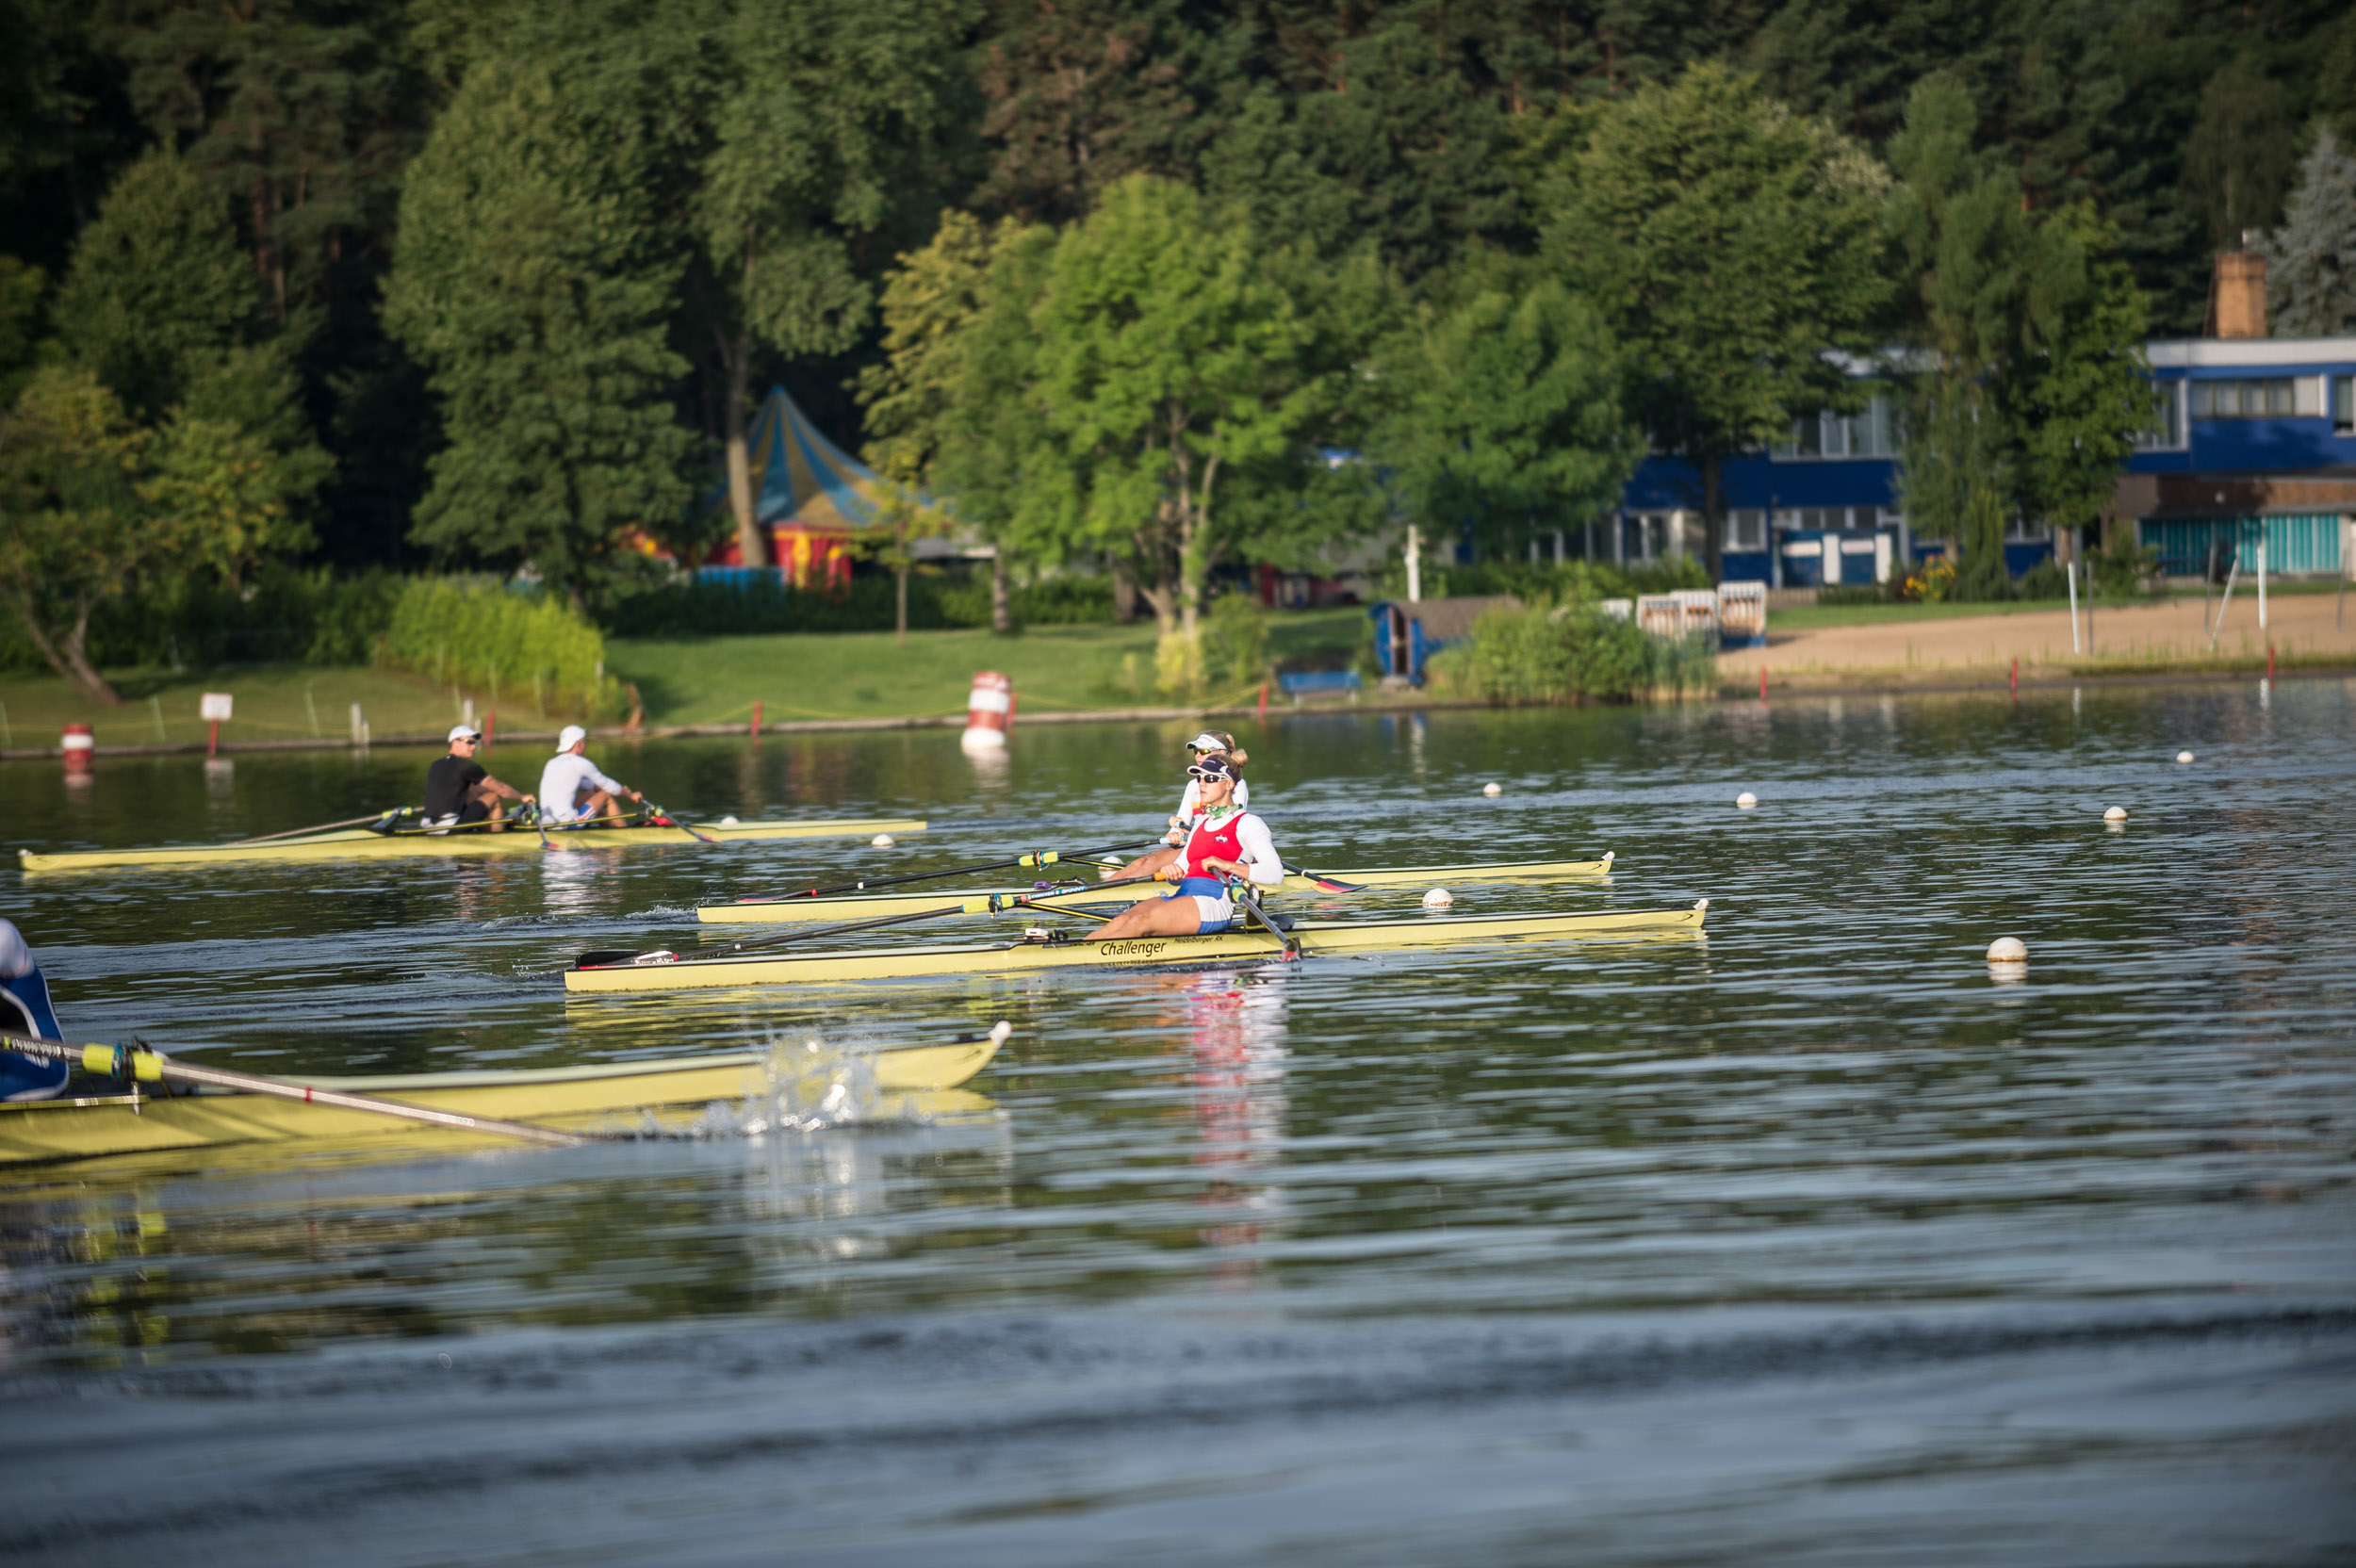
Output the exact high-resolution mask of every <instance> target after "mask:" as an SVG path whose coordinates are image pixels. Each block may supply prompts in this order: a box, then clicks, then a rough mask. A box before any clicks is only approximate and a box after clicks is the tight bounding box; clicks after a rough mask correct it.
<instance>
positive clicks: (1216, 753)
mask: <svg viewBox="0 0 2356 1568" xmlns="http://www.w3.org/2000/svg"><path fill="white" fill-rule="evenodd" d="M1186 751H1187V752H1188V754H1189V758H1188V760H1193V759H1196V758H1203V757H1219V758H1223V759H1224V760H1226V761H1227V763H1228V765H1229V767H1230V768H1232V769H1233V770H1234V771H1235V805H1236V807H1237V808H1238V809H1241V808H1244V807H1248V806H1250V805H1251V804H1252V786H1251V785H1249V784H1247V783H1245V782H1244V781H1243V765H1244V764H1245V763H1246V762H1249V761H1251V760H1252V757H1251V754H1250V753H1248V752H1246V751H1245V750H1244V749H1243V748H1242V747H1241V746H1239V745H1237V744H1235V737H1234V736H1233V735H1230V734H1228V733H1227V731H1225V730H1223V729H1206V730H1204V731H1203V733H1202V734H1200V735H1197V736H1196V737H1195V738H1194V739H1193V740H1191V741H1188V742H1187V743H1186ZM1200 791H1201V785H1200V783H1199V781H1198V780H1196V779H1195V778H1194V777H1193V776H1191V775H1189V776H1188V777H1187V779H1186V793H1184V794H1182V795H1180V796H1179V797H1178V813H1177V815H1175V816H1173V817H1171V818H1170V831H1169V832H1168V833H1167V834H1165V835H1164V836H1163V839H1162V841H1163V842H1164V843H1166V844H1168V845H1169V846H1170V847H1169V848H1167V849H1149V850H1147V851H1146V852H1145V853H1144V854H1143V855H1140V856H1138V857H1137V858H1136V859H1134V860H1132V861H1130V862H1129V863H1128V864H1127V865H1125V866H1123V867H1121V869H1120V870H1119V871H1107V872H1106V873H1105V874H1104V879H1105V880H1106V881H1108V882H1109V881H1111V880H1113V879H1114V878H1115V877H1125V876H1152V875H1153V874H1155V873H1157V872H1159V871H1160V870H1161V869H1162V868H1163V867H1164V866H1167V865H1169V864H1170V862H1172V861H1173V860H1175V859H1177V858H1178V850H1179V847H1180V846H1181V845H1183V844H1184V843H1185V842H1186V835H1187V834H1188V833H1189V832H1191V831H1193V829H1194V825H1195V821H1196V819H1197V818H1199V817H1200V816H1202V814H1203V808H1202V804H1201V801H1202V796H1201V793H1200Z"/></svg>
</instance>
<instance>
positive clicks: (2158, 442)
mask: <svg viewBox="0 0 2356 1568" xmlns="http://www.w3.org/2000/svg"><path fill="white" fill-rule="evenodd" d="M2201 384H2203V385H2207V384H2209V383H2201ZM2151 391H2152V393H2153V408H2152V418H2151V424H2150V425H2148V426H2146V427H2145V428H2144V429H2142V430H2140V431H2137V432H2136V433H2135V446H2136V448H2137V449H2139V450H2142V451H2147V452H2149V451H2168V450H2173V449H2177V448H2180V447H2182V446H2184V444H2185V443H2184V383H2183V382H2181V381H2163V382H2156V383H2154V384H2152V387H2151Z"/></svg>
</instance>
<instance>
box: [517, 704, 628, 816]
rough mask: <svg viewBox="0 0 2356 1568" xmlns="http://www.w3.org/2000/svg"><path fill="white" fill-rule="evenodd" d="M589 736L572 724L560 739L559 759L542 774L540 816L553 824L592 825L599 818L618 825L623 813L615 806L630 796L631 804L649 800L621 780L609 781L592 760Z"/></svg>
mask: <svg viewBox="0 0 2356 1568" xmlns="http://www.w3.org/2000/svg"><path fill="white" fill-rule="evenodd" d="M588 752H589V732H588V731H587V730H585V729H583V728H581V726H579V725H577V724H568V725H566V726H565V727H564V733H563V734H561V735H559V736H557V738H556V755H555V756H554V757H551V758H549V759H548V766H547V767H545V768H542V769H541V770H540V815H541V818H542V819H543V820H544V821H546V822H548V823H550V824H554V823H565V822H588V821H590V820H591V819H593V818H596V817H604V816H611V817H613V818H614V820H615V821H616V822H618V821H620V820H621V813H620V812H619V811H617V810H615V809H614V803H615V802H616V801H617V800H619V799H620V798H621V797H623V796H625V795H627V796H628V797H630V799H631V800H636V801H643V800H645V799H646V796H645V795H642V794H640V793H639V792H637V791H635V790H633V789H631V788H630V786H629V785H627V784H624V783H623V782H622V781H621V780H620V779H618V778H608V777H606V776H605V775H604V774H602V773H599V772H598V771H597V764H596V763H595V762H592V761H591V760H589V756H588Z"/></svg>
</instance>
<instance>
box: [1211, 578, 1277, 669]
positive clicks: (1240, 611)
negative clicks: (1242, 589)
mask: <svg viewBox="0 0 2356 1568" xmlns="http://www.w3.org/2000/svg"><path fill="white" fill-rule="evenodd" d="M1267 672H1268V612H1266V611H1264V610H1262V609H1261V608H1260V604H1259V601H1258V600H1257V599H1254V598H1253V597H1252V596H1251V595H1249V594H1221V595H1220V596H1219V597H1218V598H1216V599H1214V600H1212V601H1211V613H1210V614H1209V615H1208V616H1206V617H1204V620H1203V673H1204V674H1205V675H1206V676H1208V677H1209V678H1212V679H1215V680H1227V681H1232V682H1234V683H1235V684H1236V685H1239V686H1240V685H1245V684H1248V683H1250V682H1252V681H1255V680H1258V679H1260V678H1262V677H1263V676H1265V675H1266V674H1267Z"/></svg>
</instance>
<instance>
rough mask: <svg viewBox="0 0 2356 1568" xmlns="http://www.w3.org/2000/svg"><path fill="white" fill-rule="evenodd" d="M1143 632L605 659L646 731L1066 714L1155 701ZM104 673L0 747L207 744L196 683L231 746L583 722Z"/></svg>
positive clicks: (321, 678)
mask: <svg viewBox="0 0 2356 1568" xmlns="http://www.w3.org/2000/svg"><path fill="white" fill-rule="evenodd" d="M1365 621H1366V613H1365V612H1364V611H1358V610H1319V611H1305V612H1301V613H1286V614H1282V615H1277V616H1274V617H1272V618H1271V620H1270V622H1269V628H1268V657H1269V658H1270V659H1271V660H1275V659H1284V658H1289V657H1292V656H1294V655H1298V654H1303V653H1307V652H1309V651H1311V650H1312V649H1315V648H1321V647H1344V648H1354V647H1355V646H1357V644H1358V640H1359V639H1361V638H1363V637H1364V636H1365V631H1364V627H1365ZM1153 639H1154V631H1153V624H1152V623H1151V622H1148V623H1146V624H1144V625H1138V626H1125V627H1117V626H1059V627H1039V628H1035V629H1030V630H1027V631H1024V632H1023V633H1022V634H1020V635H1018V636H1014V637H994V636H992V635H991V634H990V633H989V632H987V631H970V630H956V631H913V632H910V633H909V634H908V646H906V647H899V646H896V645H894V644H893V640H892V634H891V633H890V632H888V631H884V632H842V633H836V634H831V635H802V636H771V637H708V638H696V639H678V640H663V639H616V640H614V641H613V642H611V643H609V644H608V650H609V651H608V669H609V672H610V673H611V674H613V675H614V676H616V677H618V678H620V679H622V680H624V681H628V682H631V683H634V684H635V685H636V686H637V688H638V692H639V695H640V697H641V698H642V700H643V701H644V702H645V704H646V723H648V724H650V725H661V724H724V723H737V724H741V723H743V722H744V721H745V720H746V719H748V718H750V717H751V716H752V711H753V704H754V703H755V702H760V703H761V705H762V716H763V722H765V723H771V724H775V723H780V722H783V721H787V720H793V719H866V718H905V717H909V716H913V715H921V714H941V713H959V712H963V711H965V701H966V695H967V694H968V693H969V692H970V691H971V690H972V689H973V673H974V672H975V671H976V670H996V671H998V672H999V673H1001V674H1002V675H1005V676H1007V677H1009V678H1011V679H1012V680H1013V681H1014V689H1015V694H1016V695H1017V697H1018V698H1019V699H1020V701H1021V704H1022V707H1023V710H1024V711H1029V712H1035V713H1036V712H1055V711H1064V712H1071V711H1078V710H1083V709H1091V708H1119V707H1133V706H1137V705H1139V704H1159V703H1161V702H1163V701H1164V700H1165V699H1164V698H1163V696H1162V695H1161V694H1160V693H1159V692H1157V691H1155V690H1154V686H1153ZM106 675H107V677H108V678H110V679H112V680H113V681H114V682H115V685H116V688H117V689H118V690H119V691H121V692H122V693H123V697H124V699H125V700H124V702H123V705H122V706H121V707H119V708H101V707H99V706H98V705H96V704H94V703H92V702H90V700H89V699H88V698H86V697H84V696H83V695H82V694H80V693H78V692H76V691H75V690H74V688H73V687H72V686H69V685H68V684H67V683H66V682H65V681H63V680H61V679H58V678H57V677H55V676H51V675H33V674H25V673H12V674H8V675H0V742H4V743H5V749H15V748H19V747H35V746H54V745H56V744H57V732H58V730H59V729H60V728H61V727H63V726H64V725H65V724H67V723H68V722H69V721H73V722H79V723H83V724H88V725H90V727H91V728H92V730H93V732H94V733H95V735H96V737H97V741H98V743H99V744H100V745H101V746H108V747H113V746H132V745H155V744H159V743H160V744H169V745H186V744H190V743H195V742H199V741H202V740H204V739H205V721H204V720H203V719H202V718H200V717H199V716H198V713H197V699H198V697H199V696H200V695H201V694H204V693H205V692H227V693H229V694H231V695H232V696H234V697H236V698H237V717H236V718H235V719H233V720H231V721H230V722H229V723H227V724H225V725H223V726H222V727H221V739H222V740H223V741H226V742H239V741H249V742H250V741H297V740H309V739H311V738H313V737H314V736H317V737H319V738H322V739H326V740H331V741H332V740H337V739H341V738H343V737H345V736H347V735H349V734H350V733H351V729H352V704H353V703H355V702H357V703H359V704H360V705H361V706H362V708H363V709H364V711H366V712H367V714H368V727H369V728H370V730H371V731H372V732H373V733H374V734H375V735H376V736H377V737H378V738H380V739H382V738H384V737H386V736H391V735H417V734H434V733H438V732H439V731H441V730H444V729H447V728H448V727H450V724H451V723H452V722H453V721H454V720H455V719H456V718H457V716H458V714H459V712H460V711H461V705H462V704H463V702H464V701H465V699H466V698H467V697H472V698H473V699H474V703H475V711H476V712H477V714H478V715H481V714H482V713H484V712H487V711H492V710H494V709H496V710H497V711H498V712H499V729H500V730H501V732H507V731H511V730H548V729H554V728H556V727H558V726H560V725H564V724H568V723H571V722H573V721H574V720H575V718H576V716H577V715H576V714H574V713H572V712H567V711H561V710H559V709H556V708H553V707H552V708H550V709H549V711H547V712H545V713H543V712H541V711H538V710H537V709H536V708H535V707H534V705H533V702H532V694H531V692H530V691H529V690H528V689H527V690H525V691H523V692H521V693H518V692H516V691H515V690H513V689H503V690H501V691H500V692H499V693H498V694H497V695H496V697H495V696H494V694H493V693H492V692H491V691H490V689H489V688H488V686H487V685H482V684H471V683H469V684H463V685H457V686H436V685H435V684H434V682H432V681H430V680H428V679H426V678H422V677H418V676H411V675H403V674H401V673H399V672H396V671H391V670H378V669H365V668H364V669H320V668H317V667H311V666H305V665H302V664H232V665H223V666H221V667H218V668H215V669H211V670H195V671H187V672H181V673H174V672H172V671H170V670H163V669H140V668H132V669H109V670H108V671H106ZM1258 689H1259V688H1258V683H1257V682H1256V681H1254V682H1250V683H1241V682H1235V681H1219V682H1215V683H1214V685H1213V687H1212V688H1211V690H1209V691H1207V692H1206V693H1204V694H1203V696H1204V698H1205V699H1206V700H1208V701H1213V702H1219V703H1229V702H1237V701H1243V700H1246V699H1247V697H1248V695H1256V694H1257V693H1258Z"/></svg>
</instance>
